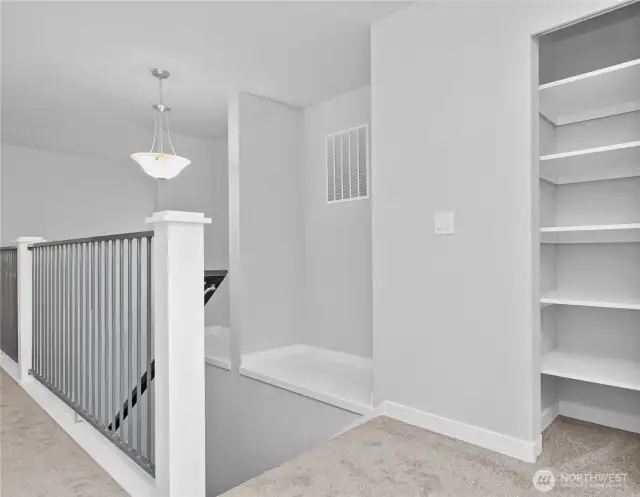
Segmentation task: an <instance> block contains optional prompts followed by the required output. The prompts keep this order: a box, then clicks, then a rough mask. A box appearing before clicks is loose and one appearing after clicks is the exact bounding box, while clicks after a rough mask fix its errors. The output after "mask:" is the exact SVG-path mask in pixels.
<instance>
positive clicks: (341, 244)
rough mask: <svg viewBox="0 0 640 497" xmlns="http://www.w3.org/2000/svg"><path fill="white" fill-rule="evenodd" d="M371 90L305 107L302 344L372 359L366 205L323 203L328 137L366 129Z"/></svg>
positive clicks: (368, 212) (364, 202) (366, 202)
mask: <svg viewBox="0 0 640 497" xmlns="http://www.w3.org/2000/svg"><path fill="white" fill-rule="evenodd" d="M370 115H371V91H370V88H369V87H365V88H361V89H359V90H356V91H353V92H350V93H347V94H344V95H340V96H338V97H336V98H333V99H331V100H328V101H326V102H322V103H320V104H317V105H314V106H312V107H309V108H307V109H305V111H304V133H305V142H304V144H305V158H304V174H303V176H302V181H303V188H304V194H303V198H302V201H303V215H304V250H305V253H304V274H305V276H304V285H305V289H304V313H305V317H304V335H305V336H304V341H305V343H307V344H310V345H314V346H317V347H323V348H327V349H334V350H339V351H343V352H347V353H350V354H356V355H361V356H365V357H371V354H372V340H373V331H372V319H373V309H372V299H373V293H372V292H373V290H372V276H371V202H370V201H369V200H368V199H366V200H358V201H353V202H341V203H337V204H328V203H327V197H326V195H327V193H326V190H327V187H326V141H325V139H326V136H327V135H328V134H330V133H335V132H337V131H341V130H344V129H348V128H351V127H354V126H357V125H361V124H369V122H370Z"/></svg>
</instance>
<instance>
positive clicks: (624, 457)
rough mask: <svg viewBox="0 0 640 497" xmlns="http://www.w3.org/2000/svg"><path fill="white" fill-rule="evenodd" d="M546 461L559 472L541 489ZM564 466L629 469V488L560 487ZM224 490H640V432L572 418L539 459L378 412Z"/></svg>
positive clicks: (237, 495) (504, 494) (367, 494)
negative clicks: (537, 483) (538, 478)
mask: <svg viewBox="0 0 640 497" xmlns="http://www.w3.org/2000/svg"><path fill="white" fill-rule="evenodd" d="M540 468H551V469H552V470H553V471H554V473H555V476H556V477H557V478H558V482H557V484H556V487H555V488H554V489H553V490H551V491H549V492H548V493H541V492H539V491H538V490H536V489H534V488H533V485H532V477H533V475H534V473H535V472H536V471H537V470H538V469H540ZM560 473H590V474H591V473H616V474H626V476H625V477H624V479H626V481H625V482H623V483H620V484H619V485H620V487H621V488H613V487H612V486H611V485H609V486H608V487H607V488H601V487H600V488H595V487H593V485H594V484H593V483H592V484H591V485H592V487H591V488H566V481H565V488H564V489H563V488H560V480H559V479H560ZM223 495H224V497H255V496H277V497H302V496H304V497H418V496H420V497H423V496H429V497H444V496H451V497H485V496H491V497H498V496H499V497H536V496H537V497H541V496H543V495H549V496H551V495H553V496H558V495H567V496H607V497H609V496H611V497H623V496H624V497H632V496H633V497H640V435H634V434H631V433H627V432H621V431H617V430H612V429H609V428H604V427H600V426H596V425H592V424H588V423H582V422H580V421H575V420H570V419H567V418H558V419H557V420H556V421H555V422H554V423H553V425H552V426H550V427H549V428H548V429H547V431H546V432H545V434H544V451H543V454H542V455H541V457H540V458H539V461H538V463H537V464H527V463H523V462H520V461H516V460H515V459H511V458H509V457H507V456H502V455H499V454H496V453H494V452H491V451H488V450H486V449H481V448H479V447H476V446H473V445H470V444H466V443H464V442H460V441H457V440H453V439H451V438H448V437H445V436H442V435H437V434H435V433H431V432H429V431H426V430H422V429H420V428H415V427H413V426H409V425H406V424H404V423H401V422H399V421H395V420H392V419H389V418H386V417H380V418H376V419H374V420H373V421H370V422H368V423H366V424H364V425H362V426H359V427H358V428H355V429H353V430H351V431H348V432H346V433H344V434H343V435H340V436H339V437H337V438H334V439H333V440H331V441H329V442H327V443H326V444H324V445H322V446H321V447H318V448H316V449H314V450H312V451H310V452H308V453H306V454H303V455H302V456H300V457H298V458H296V459H293V460H292V461H289V462H287V463H285V464H284V465H282V466H280V467H278V468H276V469H273V470H271V471H268V472H266V473H265V474H263V475H261V476H259V477H257V478H255V479H253V480H251V481H249V482H247V483H245V484H243V485H240V486H239V487H237V488H235V489H233V490H230V491H229V492H227V493H225V494H223Z"/></svg>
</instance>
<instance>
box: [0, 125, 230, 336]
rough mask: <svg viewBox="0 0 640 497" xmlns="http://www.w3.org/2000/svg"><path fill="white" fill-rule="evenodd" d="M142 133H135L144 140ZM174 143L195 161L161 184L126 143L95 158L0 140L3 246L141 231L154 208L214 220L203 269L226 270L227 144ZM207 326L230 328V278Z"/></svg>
mask: <svg viewBox="0 0 640 497" xmlns="http://www.w3.org/2000/svg"><path fill="white" fill-rule="evenodd" d="M146 138H147V136H146V135H145V134H144V133H142V134H140V142H141V143H146ZM177 143H179V144H180V145H182V148H181V149H180V150H181V152H180V153H183V154H184V155H185V156H187V157H189V158H190V159H191V161H192V163H191V165H190V166H189V167H187V168H186V169H185V170H184V171H183V172H182V173H181V174H180V175H179V176H178V177H176V178H175V179H173V180H170V181H166V182H162V183H160V184H157V183H156V181H155V180H153V179H152V178H150V177H149V176H147V175H146V174H144V172H143V171H142V169H141V168H140V167H139V166H138V165H137V164H136V163H135V162H133V160H131V159H130V158H129V156H128V155H127V153H128V152H130V150H127V146H128V145H127V146H124V145H120V146H118V147H115V148H113V149H110V150H109V153H110V155H100V154H97V153H96V154H91V153H89V152H88V151H82V153H69V152H61V151H52V150H41V149H35V148H30V147H25V146H16V145H11V144H7V143H3V144H2V152H1V153H2V181H1V182H0V187H1V193H0V199H1V205H0V219H1V221H2V222H1V225H2V232H1V233H0V240H1V242H2V244H7V245H9V244H12V243H13V241H14V240H15V239H16V238H17V237H18V236H42V237H44V238H45V239H47V240H63V239H68V238H80V237H87V236H96V235H104V234H108V233H125V232H130V231H143V230H148V229H149V226H148V225H147V224H145V219H146V218H147V217H149V215H150V214H151V213H152V212H153V211H154V210H157V209H165V210H194V211H198V212H204V213H205V215H207V216H208V217H211V218H212V223H211V224H210V225H207V226H205V267H207V268H211V269H219V268H220V269H226V268H228V258H229V228H228V226H229V214H228V212H229V208H228V179H227V162H228V161H227V148H226V142H225V141H207V140H198V139H195V138H188V137H179V138H178V141H177ZM81 145H82V144H81ZM131 147H133V145H131ZM83 148H84V145H82V146H80V147H79V150H83ZM131 149H132V150H135V149H134V148H131ZM207 324H208V325H214V324H219V325H223V326H228V325H229V292H228V284H227V283H225V284H224V285H223V287H221V288H220V291H219V292H217V293H216V296H215V299H212V300H211V301H210V303H209V305H208V306H207Z"/></svg>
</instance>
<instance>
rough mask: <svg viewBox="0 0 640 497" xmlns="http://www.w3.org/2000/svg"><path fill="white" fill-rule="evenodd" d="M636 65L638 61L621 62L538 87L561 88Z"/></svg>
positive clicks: (638, 63) (639, 63) (544, 88)
mask: <svg viewBox="0 0 640 497" xmlns="http://www.w3.org/2000/svg"><path fill="white" fill-rule="evenodd" d="M637 65H640V59H636V60H632V61H629V62H623V63H622V64H616V65H615V66H609V67H605V68H604V69H598V70H596V71H591V72H586V73H584V74H578V75H577V76H571V77H570V78H565V79H560V80H558V81H552V82H551V83H546V84H544V85H540V90H546V89H548V88H554V87H556V86H562V85H566V84H569V83H574V82H576V81H581V80H584V79H589V78H594V77H597V76H602V75H603V74H607V73H612V72H616V71H620V70H622V69H627V68H629V67H634V66H637Z"/></svg>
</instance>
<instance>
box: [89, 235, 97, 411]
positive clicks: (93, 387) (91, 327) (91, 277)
mask: <svg viewBox="0 0 640 497" xmlns="http://www.w3.org/2000/svg"><path fill="white" fill-rule="evenodd" d="M94 251H95V243H94V242H90V243H89V299H90V302H89V305H90V306H91V313H90V321H91V323H90V325H89V341H90V344H91V345H90V348H91V349H90V353H89V370H90V377H91V380H90V382H89V386H88V390H89V398H90V399H91V410H90V412H91V414H92V415H93V414H94V413H95V412H96V396H95V391H96V385H95V382H96V378H95V377H96V370H95V338H96V337H95V326H94V324H95V318H94V316H95V313H96V306H95V302H94V294H95V291H94V280H95V275H94V269H93V266H94V260H95V258H94Z"/></svg>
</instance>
